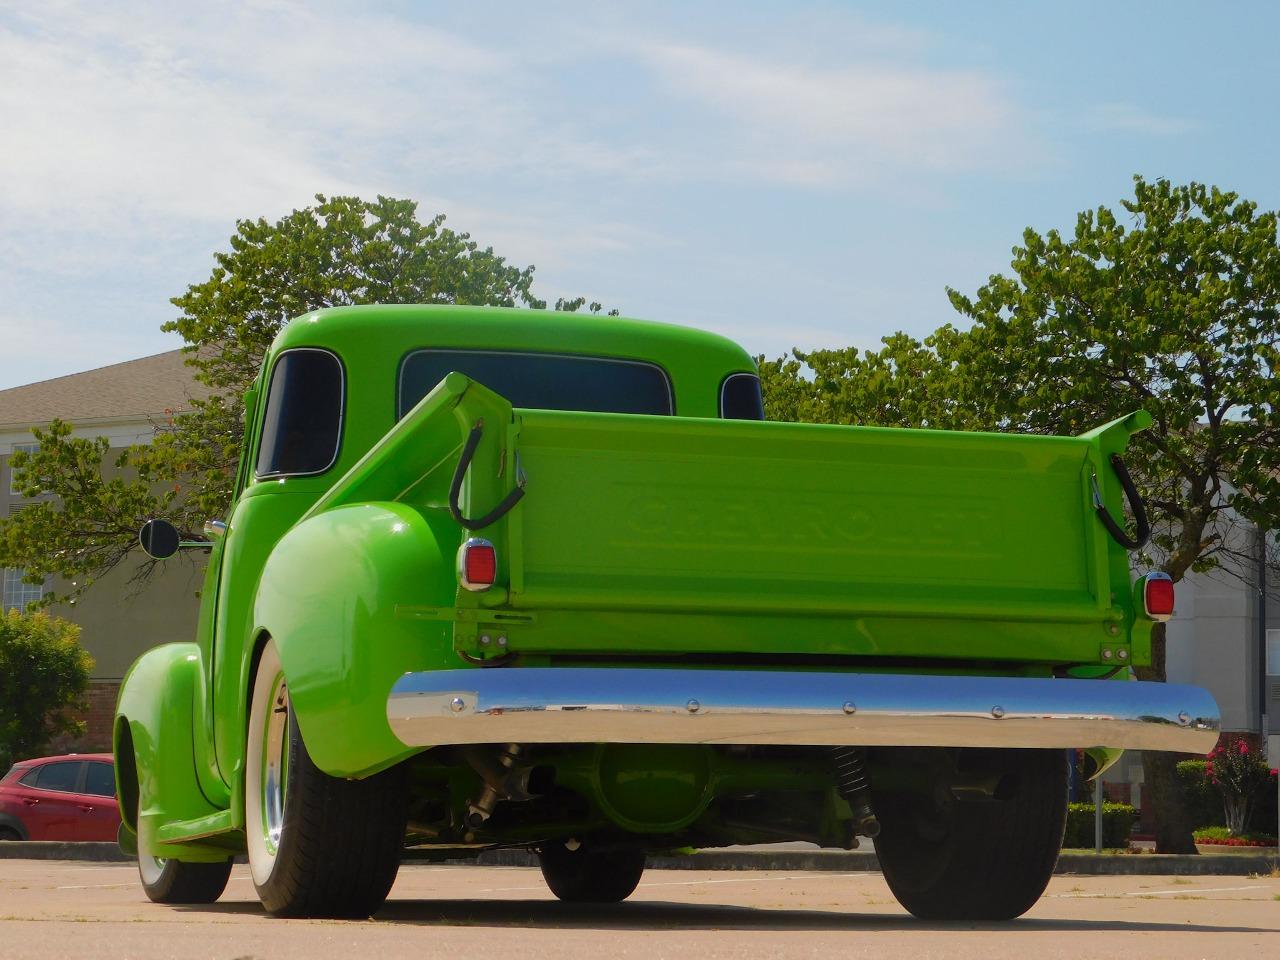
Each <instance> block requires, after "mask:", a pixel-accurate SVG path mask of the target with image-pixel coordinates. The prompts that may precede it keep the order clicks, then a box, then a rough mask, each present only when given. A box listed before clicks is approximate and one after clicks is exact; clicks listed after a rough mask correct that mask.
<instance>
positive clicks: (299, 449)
mask: <svg viewBox="0 0 1280 960" xmlns="http://www.w3.org/2000/svg"><path fill="white" fill-rule="evenodd" d="M344 379H345V378H344V374H343V369H342V361H340V360H339V359H338V357H337V355H336V354H333V353H330V352H329V351H328V350H319V349H313V348H310V347H300V348H297V349H293V350H286V351H284V352H283V353H281V354H280V355H279V356H278V357H277V358H276V362H275V366H274V367H273V368H272V370H271V379H270V381H269V383H268V385H267V403H266V407H265V409H264V410H263V412H262V434H261V440H260V441H259V443H258V458H257V462H256V464H255V468H254V475H255V476H257V477H258V478H259V479H264V478H271V477H305V476H313V475H315V474H318V473H324V472H325V471H326V470H328V469H329V468H330V467H332V466H333V465H334V463H336V462H337V459H338V449H339V447H340V445H341V443H342V413H343V402H344V392H345V391H344V387H345V383H344Z"/></svg>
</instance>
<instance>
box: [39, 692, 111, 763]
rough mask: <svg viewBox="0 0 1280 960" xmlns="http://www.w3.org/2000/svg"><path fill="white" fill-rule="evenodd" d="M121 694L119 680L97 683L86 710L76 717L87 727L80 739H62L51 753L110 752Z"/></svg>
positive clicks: (80, 711) (89, 694) (87, 695)
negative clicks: (118, 699) (112, 725)
mask: <svg viewBox="0 0 1280 960" xmlns="http://www.w3.org/2000/svg"><path fill="white" fill-rule="evenodd" d="M119 695H120V682H119V681H118V680H94V681H93V682H91V683H90V684H89V692H88V693H87V694H86V695H85V709H83V710H77V711H73V713H72V716H73V717H74V718H75V719H76V720H79V721H80V722H82V723H83V724H84V733H83V734H81V735H80V736H78V737H59V738H58V739H57V740H55V741H54V742H53V743H52V744H50V746H49V753H50V754H51V755H53V754H60V753H110V752H111V723H112V721H113V720H114V719H115V713H116V698H117V697H118V696H119Z"/></svg>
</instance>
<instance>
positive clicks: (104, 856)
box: [0, 840, 133, 863]
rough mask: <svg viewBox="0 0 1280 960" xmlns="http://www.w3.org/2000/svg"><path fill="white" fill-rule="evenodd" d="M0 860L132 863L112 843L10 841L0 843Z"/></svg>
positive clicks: (128, 857)
mask: <svg viewBox="0 0 1280 960" xmlns="http://www.w3.org/2000/svg"><path fill="white" fill-rule="evenodd" d="M0 860H85V861H89V862H91V863H133V857H131V856H129V855H128V854H127V853H125V852H124V851H123V850H121V849H120V845H119V844H118V843H115V842H114V841H104V842H101V843H72V842H71V841H67V840H12V841H8V842H6V843H0Z"/></svg>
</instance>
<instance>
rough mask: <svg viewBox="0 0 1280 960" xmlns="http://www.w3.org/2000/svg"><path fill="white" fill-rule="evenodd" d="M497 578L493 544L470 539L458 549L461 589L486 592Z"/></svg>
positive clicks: (496, 556) (495, 554) (495, 555)
mask: <svg viewBox="0 0 1280 960" xmlns="http://www.w3.org/2000/svg"><path fill="white" fill-rule="evenodd" d="M497 578H498V552H497V551H496V550H494V549H493V544H492V543H490V542H489V541H488V540H482V539H481V538H480V537H472V538H471V539H469V540H467V541H466V542H465V543H463V544H462V546H461V547H459V548H458V582H459V583H461V584H462V587H463V589H465V590H472V591H476V592H479V591H481V590H488V589H489V588H490V587H492V586H493V581H494V580H496V579H497Z"/></svg>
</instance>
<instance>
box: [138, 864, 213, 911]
mask: <svg viewBox="0 0 1280 960" xmlns="http://www.w3.org/2000/svg"><path fill="white" fill-rule="evenodd" d="M230 878H231V858H230V857H228V858H227V859H226V860H224V861H221V862H219V863H183V862H182V861H180V860H166V861H165V864H164V868H163V869H162V870H161V871H160V876H159V877H158V878H157V879H156V882H155V883H147V881H146V880H145V879H143V881H142V889H143V890H144V891H146V894H147V897H148V899H150V900H151V901H152V902H153V903H213V902H215V901H216V900H217V899H218V898H219V897H220V896H222V891H223V890H225V889H226V888H227V881H228V880H229V879H230Z"/></svg>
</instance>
